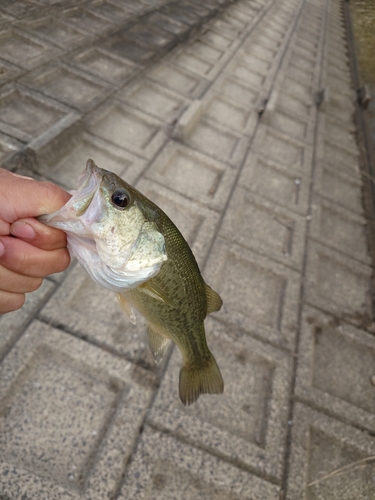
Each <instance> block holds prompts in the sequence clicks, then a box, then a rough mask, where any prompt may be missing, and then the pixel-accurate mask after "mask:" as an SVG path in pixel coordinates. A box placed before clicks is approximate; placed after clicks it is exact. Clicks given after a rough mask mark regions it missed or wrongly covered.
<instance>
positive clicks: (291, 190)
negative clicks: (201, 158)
mask: <svg viewBox="0 0 375 500" xmlns="http://www.w3.org/2000/svg"><path fill="white" fill-rule="evenodd" d="M238 184H239V185H240V186H243V187H245V188H246V189H247V190H248V191H250V192H252V193H254V194H258V195H260V196H262V197H263V198H265V199H268V200H270V201H272V202H274V203H277V204H279V205H281V206H284V207H286V208H288V209H289V210H292V211H293V212H296V213H299V214H301V215H307V213H308V209H309V192H310V179H309V178H308V177H305V176H303V175H300V174H298V173H296V172H294V171H293V169H288V168H286V167H284V166H281V165H280V164H279V163H278V162H273V161H272V160H269V159H268V158H265V157H263V156H261V155H258V154H256V153H252V152H250V153H249V154H248V156H247V158H246V160H245V164H244V166H243V168H242V170H241V175H240V178H239V180H238Z"/></svg>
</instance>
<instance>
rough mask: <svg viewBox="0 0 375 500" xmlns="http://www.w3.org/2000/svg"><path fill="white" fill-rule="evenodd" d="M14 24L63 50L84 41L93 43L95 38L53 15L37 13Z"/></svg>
mask: <svg viewBox="0 0 375 500" xmlns="http://www.w3.org/2000/svg"><path fill="white" fill-rule="evenodd" d="M51 12H53V11H51ZM14 26H15V27H17V28H19V29H22V30H23V31H26V32H28V33H30V34H31V35H34V36H36V37H38V38H40V39H42V40H45V41H46V42H48V43H49V44H50V45H52V46H53V45H55V46H57V47H58V48H60V49H63V50H66V49H72V48H74V47H77V46H79V45H82V44H83V43H92V42H93V40H94V38H93V37H92V36H90V35H88V34H87V33H85V32H84V31H81V30H80V29H79V28H77V27H75V26H74V25H70V24H69V22H64V20H63V19H58V18H57V17H54V16H53V15H40V14H37V15H36V16H32V17H27V18H26V19H25V20H23V21H20V22H19V23H16V24H15V25H14Z"/></svg>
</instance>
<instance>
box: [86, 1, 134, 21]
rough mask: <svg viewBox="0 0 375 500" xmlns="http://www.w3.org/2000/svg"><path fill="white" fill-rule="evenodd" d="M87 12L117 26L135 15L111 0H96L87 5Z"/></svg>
mask: <svg viewBox="0 0 375 500" xmlns="http://www.w3.org/2000/svg"><path fill="white" fill-rule="evenodd" d="M86 10H87V11H88V12H92V13H94V14H97V15H99V16H101V17H102V18H104V19H106V20H108V21H111V22H113V23H117V24H121V23H123V22H124V21H125V20H126V19H128V18H129V17H131V16H132V14H133V12H132V11H131V10H129V9H126V7H123V6H122V5H121V4H119V3H116V2H113V1H110V0H94V1H92V2H90V3H89V4H88V5H87V7H86Z"/></svg>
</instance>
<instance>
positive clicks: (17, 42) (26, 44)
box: [0, 28, 61, 70]
mask: <svg viewBox="0 0 375 500" xmlns="http://www.w3.org/2000/svg"><path fill="white" fill-rule="evenodd" d="M0 53H1V56H2V58H3V59H5V60H6V61H9V62H10V63H13V64H15V65H16V66H20V67H21V68H23V69H25V70H30V69H33V68H35V67H37V66H39V65H40V64H43V63H46V62H48V61H50V60H52V59H54V58H55V57H57V56H58V55H59V54H60V53H61V52H60V51H59V49H57V48H56V47H54V46H51V45H49V44H47V43H46V42H43V41H42V40H40V39H39V38H36V37H33V36H32V35H29V34H27V33H26V32H24V31H21V30H17V29H15V28H9V29H3V30H1V31H0Z"/></svg>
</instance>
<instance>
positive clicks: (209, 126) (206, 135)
mask: <svg viewBox="0 0 375 500" xmlns="http://www.w3.org/2000/svg"><path fill="white" fill-rule="evenodd" d="M252 123H254V122H252ZM186 144H187V145H188V146H190V147H191V148H193V149H197V150H198V151H201V152H202V153H205V154H206V155H208V156H211V157H212V158H215V159H217V160H219V161H221V162H223V163H228V164H229V165H231V166H233V167H235V168H239V167H240V165H241V163H242V161H243V159H244V157H245V154H246V151H247V149H248V147H249V144H250V137H249V136H247V135H243V134H242V133H239V132H236V131H235V130H233V129H230V128H228V127H225V126H224V125H220V124H219V123H217V122H215V121H213V120H209V119H207V118H203V117H202V119H201V120H200V122H199V123H198V124H197V126H196V127H195V129H194V130H193V131H192V132H191V134H190V137H189V138H188V139H187V140H186Z"/></svg>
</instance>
